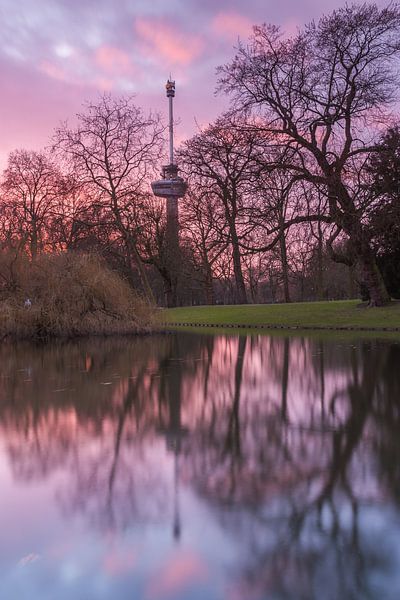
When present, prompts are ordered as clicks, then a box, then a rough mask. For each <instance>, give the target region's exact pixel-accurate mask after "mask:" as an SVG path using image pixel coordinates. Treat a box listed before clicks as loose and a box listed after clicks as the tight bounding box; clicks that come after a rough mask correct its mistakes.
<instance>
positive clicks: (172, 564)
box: [146, 551, 207, 600]
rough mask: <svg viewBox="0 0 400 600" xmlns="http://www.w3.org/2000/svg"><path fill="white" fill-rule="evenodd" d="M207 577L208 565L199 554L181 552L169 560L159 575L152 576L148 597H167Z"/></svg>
mask: <svg viewBox="0 0 400 600" xmlns="http://www.w3.org/2000/svg"><path fill="white" fill-rule="evenodd" d="M206 578H207V569H206V566H205V565H204V563H203V562H202V561H201V560H200V558H199V557H198V556H196V555H195V554H193V553H192V554H190V553H189V552H187V551H186V552H185V554H182V553H179V554H176V555H175V556H173V557H172V558H171V559H170V560H169V561H168V562H167V564H166V565H165V566H164V568H163V570H162V571H161V573H159V574H157V577H153V578H152V580H151V584H150V586H149V588H148V590H147V594H146V597H147V598H149V599H151V600H156V599H159V598H165V597H166V596H169V595H172V594H176V593H177V592H179V591H182V590H183V589H185V587H186V586H188V585H191V584H194V583H196V582H199V581H204V580H205V579H206Z"/></svg>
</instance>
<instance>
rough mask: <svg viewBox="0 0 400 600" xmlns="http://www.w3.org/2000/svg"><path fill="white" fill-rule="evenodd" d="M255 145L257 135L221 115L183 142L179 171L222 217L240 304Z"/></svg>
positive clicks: (254, 175)
mask: <svg viewBox="0 0 400 600" xmlns="http://www.w3.org/2000/svg"><path fill="white" fill-rule="evenodd" d="M259 143H260V140H259V136H258V132H256V131H249V132H247V131H244V130H243V129H241V128H239V127H235V126H233V123H232V120H231V119H230V118H229V117H228V116H226V115H225V116H222V117H220V118H219V119H218V120H217V121H216V122H215V123H214V124H212V125H210V126H209V127H208V128H207V129H205V130H204V131H202V132H200V133H199V134H197V135H195V136H194V137H193V138H192V139H190V140H188V141H187V142H185V144H184V145H183V150H182V151H181V164H182V169H183V170H184V171H185V172H186V174H187V176H188V177H189V185H190V184H191V183H192V185H193V186H195V188H196V189H197V190H203V191H207V193H209V194H210V193H211V194H213V195H214V196H215V198H217V199H218V204H219V209H220V210H221V212H222V214H223V215H224V218H225V225H224V227H223V228H222V229H221V235H222V236H225V238H226V240H227V241H228V242H229V245H230V247H231V250H232V260H233V269H234V274H235V282H236V296H237V300H238V302H239V303H240V304H246V303H247V295H246V287H245V281H244V277H243V269H242V259H241V249H240V241H241V239H243V238H245V237H246V236H247V235H248V233H249V232H250V231H251V229H252V228H253V226H252V225H251V224H249V221H248V219H247V211H246V207H245V199H246V195H248V193H249V191H250V190H251V185H252V183H253V182H254V180H255V179H256V178H257V163H256V162H255V155H256V153H257V152H259Z"/></svg>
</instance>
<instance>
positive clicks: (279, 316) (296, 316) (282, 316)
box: [159, 300, 400, 331]
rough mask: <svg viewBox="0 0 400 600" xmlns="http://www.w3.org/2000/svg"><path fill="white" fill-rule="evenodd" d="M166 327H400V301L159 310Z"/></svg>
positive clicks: (353, 301)
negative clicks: (371, 305) (376, 305)
mask: <svg viewBox="0 0 400 600" xmlns="http://www.w3.org/2000/svg"><path fill="white" fill-rule="evenodd" d="M159 320H160V323H162V324H163V325H164V326H166V327H172V326H185V325H200V326H202V325H203V326H204V325H210V326H221V327H226V326H240V327H246V326H247V327H265V328H268V327H271V328H278V327H287V328H291V327H294V328H299V329H301V328H304V329H308V328H310V329H312V328H315V329H330V328H333V329H372V330H374V329H377V330H385V329H386V330H387V329H399V331H400V302H393V303H392V304H390V305H389V306H385V307H382V308H372V309H370V308H366V307H365V306H363V305H360V302H359V301H358V300H340V301H333V302H302V303H293V304H256V305H254V304H253V305H247V306H244V305H239V306H195V307H182V308H171V309H166V310H162V311H160V315H159Z"/></svg>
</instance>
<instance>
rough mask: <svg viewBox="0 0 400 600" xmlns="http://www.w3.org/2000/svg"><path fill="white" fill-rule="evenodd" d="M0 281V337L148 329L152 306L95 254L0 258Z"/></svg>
mask: <svg viewBox="0 0 400 600" xmlns="http://www.w3.org/2000/svg"><path fill="white" fill-rule="evenodd" d="M0 278H1V284H0V293H1V295H0V337H1V338H2V339H6V338H32V339H47V338H50V337H65V338H70V337H76V336H84V335H114V334H130V333H132V334H137V333H146V332H148V331H150V330H151V322H152V317H153V312H154V311H153V308H152V307H149V305H148V304H146V303H145V302H144V301H143V300H142V299H141V298H140V297H139V296H138V295H137V294H136V293H135V291H134V290H133V289H132V287H131V286H130V285H129V284H128V283H127V282H126V281H124V280H123V279H122V278H121V277H120V276H119V275H118V274H117V273H115V272H114V271H112V270H111V269H109V268H108V267H107V266H106V265H104V263H103V262H102V261H101V259H100V258H98V257H97V256H93V255H88V254H80V253H64V254H57V255H56V254H49V255H41V256H38V257H37V258H35V259H34V260H29V259H28V258H27V257H26V256H24V255H12V254H3V255H1V257H0Z"/></svg>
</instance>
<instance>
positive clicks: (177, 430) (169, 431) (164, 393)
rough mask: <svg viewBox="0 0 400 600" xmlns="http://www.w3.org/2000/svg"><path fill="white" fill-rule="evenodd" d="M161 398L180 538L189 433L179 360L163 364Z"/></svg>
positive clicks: (162, 429)
mask: <svg viewBox="0 0 400 600" xmlns="http://www.w3.org/2000/svg"><path fill="white" fill-rule="evenodd" d="M160 398H161V399H162V400H164V402H165V404H166V407H167V411H168V420H167V422H166V423H165V424H164V423H162V424H161V427H160V433H161V434H162V435H163V436H164V437H165V440H166V446H167V450H168V451H169V452H173V454H174V518H173V536H174V538H175V540H179V538H180V536H181V518H180V505H179V475H180V464H179V459H180V455H181V450H182V440H183V439H184V437H185V436H186V435H187V434H188V429H187V427H185V426H183V425H182V414H181V413H182V399H181V367H180V365H179V361H176V362H175V361H171V360H168V359H167V360H166V361H165V362H164V363H163V364H162V365H161V389H160Z"/></svg>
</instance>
